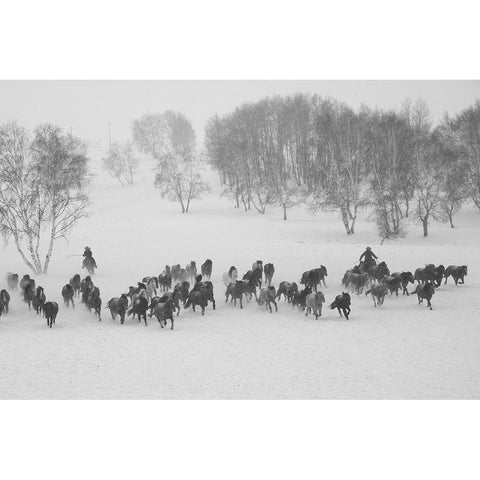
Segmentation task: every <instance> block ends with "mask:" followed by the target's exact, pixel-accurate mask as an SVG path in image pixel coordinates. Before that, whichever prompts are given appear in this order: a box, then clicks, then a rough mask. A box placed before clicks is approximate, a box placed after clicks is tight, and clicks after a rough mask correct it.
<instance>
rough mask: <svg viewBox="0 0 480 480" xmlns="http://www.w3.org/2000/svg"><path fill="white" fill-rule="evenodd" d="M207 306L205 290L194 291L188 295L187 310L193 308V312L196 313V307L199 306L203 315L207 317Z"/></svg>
mask: <svg viewBox="0 0 480 480" xmlns="http://www.w3.org/2000/svg"><path fill="white" fill-rule="evenodd" d="M207 305H208V300H207V296H206V292H205V290H192V291H191V292H190V294H189V295H188V299H187V301H186V303H185V308H188V307H192V310H193V311H195V307H196V306H199V307H200V308H201V310H202V315H205V308H206V307H207Z"/></svg>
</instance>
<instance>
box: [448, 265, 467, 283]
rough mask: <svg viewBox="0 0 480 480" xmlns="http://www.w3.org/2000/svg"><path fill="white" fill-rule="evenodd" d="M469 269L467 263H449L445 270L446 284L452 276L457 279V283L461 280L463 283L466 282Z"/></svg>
mask: <svg viewBox="0 0 480 480" xmlns="http://www.w3.org/2000/svg"><path fill="white" fill-rule="evenodd" d="M467 270H468V268H467V266H466V265H461V266H458V265H449V266H448V267H447V269H446V270H445V284H446V283H447V279H448V277H450V276H452V278H453V279H454V280H455V285H458V282H459V281H460V283H461V284H462V285H463V284H464V283H465V279H464V277H465V276H466V275H467ZM445 284H444V285H445Z"/></svg>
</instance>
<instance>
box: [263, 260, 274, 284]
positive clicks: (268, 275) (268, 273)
mask: <svg viewBox="0 0 480 480" xmlns="http://www.w3.org/2000/svg"><path fill="white" fill-rule="evenodd" d="M263 273H264V274H265V283H266V284H267V285H269V286H270V285H271V284H272V279H273V274H274V273H275V267H274V265H273V263H266V264H265V267H264V268H263Z"/></svg>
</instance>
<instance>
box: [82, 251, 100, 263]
mask: <svg viewBox="0 0 480 480" xmlns="http://www.w3.org/2000/svg"><path fill="white" fill-rule="evenodd" d="M83 257H84V259H83V264H82V268H85V267H86V264H87V263H90V262H91V263H92V264H93V266H94V267H95V268H98V267H97V262H95V259H94V258H93V253H92V250H91V249H90V247H85V251H84V252H83Z"/></svg>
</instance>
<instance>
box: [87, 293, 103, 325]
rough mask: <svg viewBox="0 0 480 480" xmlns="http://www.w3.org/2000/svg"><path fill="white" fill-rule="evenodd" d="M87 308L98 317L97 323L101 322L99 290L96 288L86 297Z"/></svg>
mask: <svg viewBox="0 0 480 480" xmlns="http://www.w3.org/2000/svg"><path fill="white" fill-rule="evenodd" d="M87 307H88V311H89V312H91V311H92V310H94V312H95V314H96V315H98V321H99V322H101V321H102V316H101V310H102V299H101V298H100V290H99V288H98V287H95V288H94V289H93V290H92V293H91V294H90V295H89V296H88V299H87Z"/></svg>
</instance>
